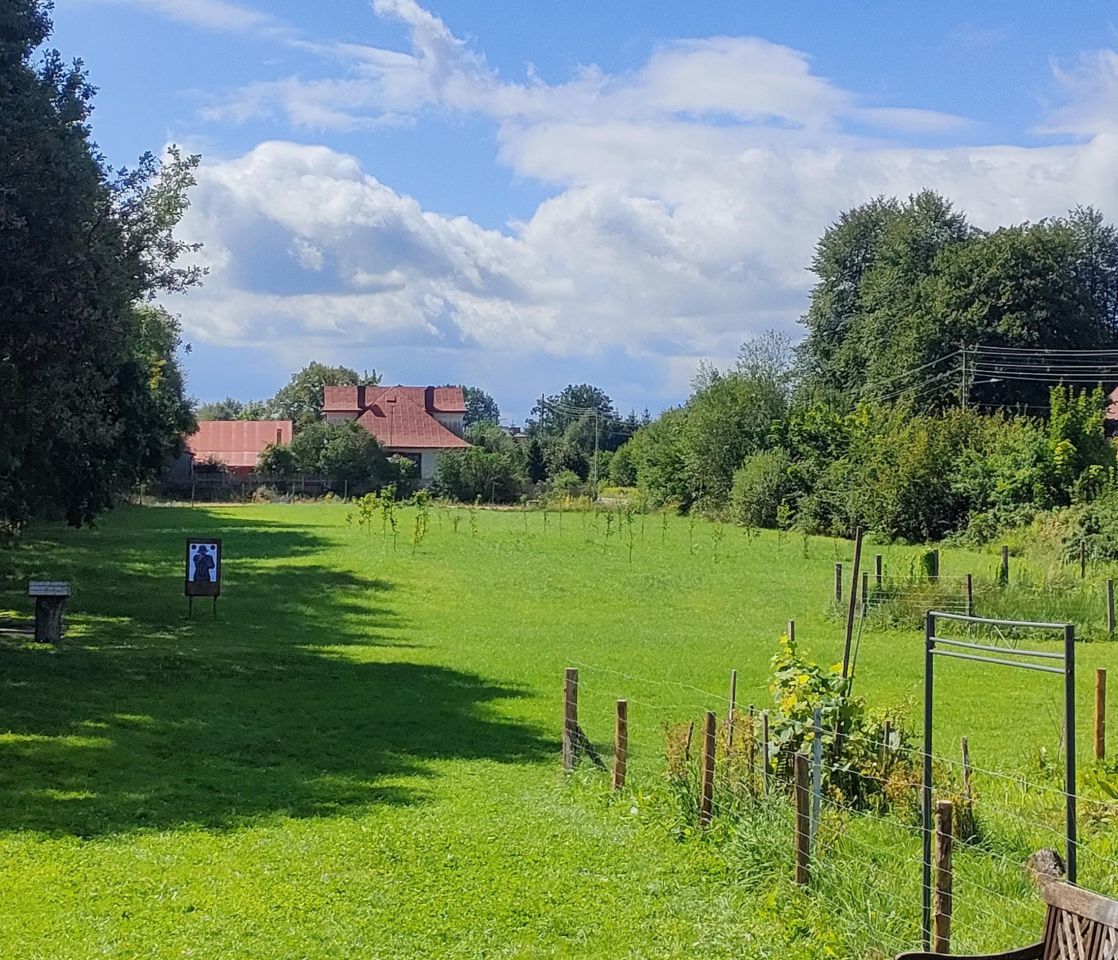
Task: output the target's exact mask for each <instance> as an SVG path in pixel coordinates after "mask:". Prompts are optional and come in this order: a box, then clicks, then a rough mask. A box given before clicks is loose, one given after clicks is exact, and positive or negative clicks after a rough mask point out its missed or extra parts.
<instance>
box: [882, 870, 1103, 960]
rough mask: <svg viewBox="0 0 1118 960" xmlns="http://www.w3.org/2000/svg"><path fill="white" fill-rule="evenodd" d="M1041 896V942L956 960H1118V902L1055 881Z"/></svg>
mask: <svg viewBox="0 0 1118 960" xmlns="http://www.w3.org/2000/svg"><path fill="white" fill-rule="evenodd" d="M1041 893H1042V894H1043V896H1044V899H1045V902H1046V903H1047V904H1048V915H1047V916H1046V918H1045V920H1044V935H1043V939H1042V940H1041V941H1040V942H1039V943H1034V944H1032V945H1031V946H1028V947H1022V948H1021V949H1019V950H1009V951H1007V952H1005V953H990V954H982V955H974V954H968V955H967V956H960V955H958V954H953V955H952V956H953V960H1118V900H1111V899H1110V898H1109V897H1104V896H1102V895H1101V894H1098V893H1092V892H1091V891H1090V890H1083V889H1081V888H1080V887H1073V886H1072V885H1071V884H1070V883H1064V882H1062V881H1059V880H1053V881H1050V882H1048V883H1046V884H1045V885H1044V886H1043V887H1042V889H1041ZM941 956H942V954H936V953H902V954H900V956H898V957H897V960H938V958H939V957H941Z"/></svg>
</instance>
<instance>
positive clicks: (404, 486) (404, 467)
mask: <svg viewBox="0 0 1118 960" xmlns="http://www.w3.org/2000/svg"><path fill="white" fill-rule="evenodd" d="M417 479H419V464H418V463H416V462H415V461H414V460H413V459H412V458H411V457H405V456H403V455H402V454H399V453H394V454H393V455H392V456H391V457H389V458H388V469H387V471H386V472H385V480H386V482H387V483H390V484H392V485H393V486H395V487H396V489H397V490H410V489H411V488H412V486H413V484H414V483H415V481H416V480H417Z"/></svg>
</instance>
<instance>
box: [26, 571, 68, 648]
mask: <svg viewBox="0 0 1118 960" xmlns="http://www.w3.org/2000/svg"><path fill="white" fill-rule="evenodd" d="M27 595H28V596H29V597H34V598H35V639H36V641H38V642H39V643H61V641H62V610H63V608H64V607H65V606H66V598H67V597H68V596H70V584H68V583H64V582H62V581H59V580H32V581H31V582H30V583H29V584H28V585H27Z"/></svg>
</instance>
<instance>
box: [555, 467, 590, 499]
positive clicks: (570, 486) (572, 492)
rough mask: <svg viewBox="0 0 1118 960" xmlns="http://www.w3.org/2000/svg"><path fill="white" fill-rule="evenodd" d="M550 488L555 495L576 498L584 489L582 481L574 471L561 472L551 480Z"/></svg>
mask: <svg viewBox="0 0 1118 960" xmlns="http://www.w3.org/2000/svg"><path fill="white" fill-rule="evenodd" d="M549 486H550V487H551V490H552V492H553V493H558V494H560V495H562V496H565V497H574V496H577V495H578V493H579V491H580V490H581V489H582V480H581V479H580V478H579V475H578V474H577V473H575V472H574V471H573V470H560V471H559V472H558V473H557V474H555V476H553V477H552V478H551V481H550V484H549Z"/></svg>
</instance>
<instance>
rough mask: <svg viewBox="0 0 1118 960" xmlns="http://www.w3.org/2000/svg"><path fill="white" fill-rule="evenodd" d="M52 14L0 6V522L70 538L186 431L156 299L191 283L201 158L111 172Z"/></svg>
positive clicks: (175, 342)
mask: <svg viewBox="0 0 1118 960" xmlns="http://www.w3.org/2000/svg"><path fill="white" fill-rule="evenodd" d="M46 11H47V6H46V5H45V4H43V3H40V2H37V0H12V2H9V3H6V4H4V5H3V6H2V8H0V91H3V104H4V105H3V109H0V143H2V144H3V145H4V147H3V150H0V297H2V302H3V307H4V322H3V324H0V523H4V524H6V525H18V524H19V523H21V522H22V521H24V520H26V519H27V518H29V517H31V516H34V515H60V516H63V517H65V518H66V519H67V520H68V521H69V522H71V523H74V524H80V523H84V522H88V521H89V520H91V519H92V518H93V517H94V516H95V515H96V514H97V513H98V512H100V511H101V510H104V509H105V508H107V507H109V506H110V505H111V504H112V503H113V501H114V499H115V498H116V496H118V495H119V494H120V493H121V492H123V491H124V490H127V489H129V488H130V487H132V486H134V485H135V484H136V483H137V482H139V481H142V480H144V479H146V478H147V477H149V476H151V475H152V474H153V473H154V472H155V471H156V470H158V469H159V468H160V467H161V466H162V465H163V462H164V460H165V458H166V457H167V456H168V455H170V454H172V453H174V452H175V450H176V449H178V446H179V444H180V443H181V436H182V433H183V431H185V430H188V429H190V428H191V426H192V416H191V413H190V409H189V406H188V405H187V402H186V400H185V398H184V396H183V393H182V385H183V383H182V376H181V373H180V372H179V370H178V366H177V363H178V361H177V353H178V350H179V348H180V334H179V328H178V324H177V322H176V320H175V319H174V318H173V317H172V316H171V315H170V314H169V313H168V312H166V311H165V310H163V309H160V308H157V307H154V306H151V305H150V303H149V302H148V301H150V300H151V299H152V298H153V297H154V296H155V295H157V294H159V293H164V292H171V291H176V290H181V289H184V288H186V287H188V286H190V285H192V284H195V283H197V282H199V280H200V279H201V272H200V271H199V270H198V269H197V268H192V267H183V266H182V265H181V264H180V258H181V257H182V255H183V254H184V253H187V252H189V248H188V247H187V246H186V245H185V244H183V243H182V242H180V241H178V240H177V239H176V238H175V236H174V228H175V226H176V224H177V223H178V221H179V219H180V217H181V216H182V214H183V212H184V210H185V209H186V203H187V191H188V189H189V187H190V186H191V185H192V184H193V182H194V170H195V168H196V166H197V163H198V158H197V157H184V156H182V155H181V154H180V153H179V152H178V151H177V150H174V149H172V150H170V151H168V153H167V155H166V157H165V158H164V159H163V160H162V161H160V160H157V159H156V158H155V157H153V156H151V155H150V154H148V155H145V156H144V157H141V158H140V161H139V163H138V164H137V166H136V167H135V168H134V169H132V170H127V171H115V172H114V171H113V170H111V169H110V168H109V166H108V164H107V163H106V162H105V160H104V158H103V157H102V155H101V153H100V152H99V150H98V149H97V147H96V145H95V144H94V143H93V142H92V140H91V138H90V131H89V125H88V119H89V115H90V110H91V105H92V99H93V87H92V86H91V85H90V83H89V80H88V78H87V76H86V73H85V71H84V69H83V68H82V65H81V63H80V62H75V63H73V64H66V63H65V62H64V61H63V59H62V58H61V56H60V55H59V54H58V53H57V52H54V51H49V50H48V51H45V52H43V53H41V54H40V55H39V56H38V57H37V58H36V50H37V49H38V48H39V47H40V45H41V44H42V43H43V42H44V41H45V40H46V39H47V37H48V36H49V33H50V20H49V17H48V16H47V12H46Z"/></svg>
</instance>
